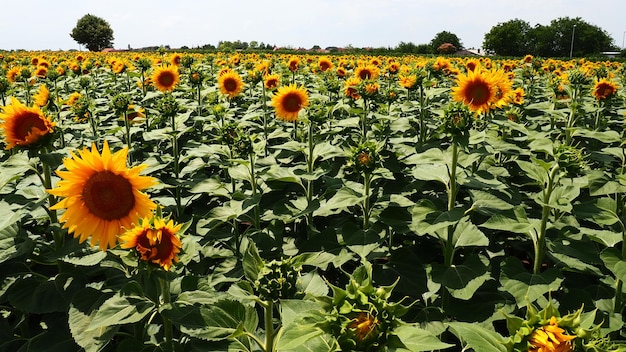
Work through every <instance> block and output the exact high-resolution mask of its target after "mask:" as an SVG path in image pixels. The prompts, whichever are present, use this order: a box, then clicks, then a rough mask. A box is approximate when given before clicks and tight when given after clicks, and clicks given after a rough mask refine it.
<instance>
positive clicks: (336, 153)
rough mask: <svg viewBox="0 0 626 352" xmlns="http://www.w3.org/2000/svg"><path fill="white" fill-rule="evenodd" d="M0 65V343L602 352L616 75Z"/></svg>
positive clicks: (612, 340) (620, 325)
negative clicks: (0, 149) (0, 72)
mask: <svg viewBox="0 0 626 352" xmlns="http://www.w3.org/2000/svg"><path fill="white" fill-rule="evenodd" d="M0 70H1V71H2V77H3V78H0V104H1V106H2V113H1V114H0V123H1V124H0V128H2V133H1V136H2V138H3V140H2V142H0V143H1V144H2V149H3V151H1V152H0V351H44V350H45V351H53V352H54V351H89V352H92V351H94V352H95V351H263V352H269V351H295V350H307V351H316V352H317V351H320V352H322V351H338V350H343V351H350V350H357V351H461V350H464V351H471V350H473V351H481V352H482V351H486V352H491V351H498V352H505V351H538V350H541V351H570V350H574V351H624V350H626V347H625V345H624V344H623V341H624V340H625V339H626V330H625V326H624V320H623V314H624V313H625V312H624V310H625V307H626V299H625V297H626V296H625V295H626V288H625V287H624V285H623V283H624V281H625V280H626V246H625V245H624V239H625V237H626V207H625V201H624V200H625V196H626V152H625V149H624V148H625V141H626V134H625V133H626V132H625V128H624V119H625V116H626V115H625V113H626V100H625V97H626V95H625V93H626V91H625V90H624V86H625V85H626V67H625V66H624V64H622V63H618V62H611V61H602V62H590V61H587V60H584V59H580V60H569V61H562V60H554V59H541V58H535V57H532V56H526V57H524V58H523V59H508V60H496V59H491V58H489V57H480V58H450V57H448V58H446V57H432V58H430V57H420V56H402V57H391V56H387V57H383V56H369V55H368V56H366V55H335V56H316V55H308V54H242V53H210V54H180V53H175V52H166V51H164V50H161V51H160V52H154V53H133V52H119V53H82V52H79V53H67V52H45V53H37V52H35V53H26V52H22V53H5V54H4V55H2V56H1V58H0ZM5 148H7V149H5ZM94 175H97V176H94ZM135 215H137V216H135ZM131 220H132V221H131ZM129 222H132V223H131V224H130V225H129ZM620 343H621V344H620Z"/></svg>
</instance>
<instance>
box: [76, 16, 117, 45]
mask: <svg viewBox="0 0 626 352" xmlns="http://www.w3.org/2000/svg"><path fill="white" fill-rule="evenodd" d="M70 36H71V37H72V38H73V39H74V40H75V41H76V42H77V43H78V44H83V45H85V47H86V48H87V49H88V50H89V51H101V50H102V49H104V48H109V47H111V46H112V45H113V30H112V29H111V26H109V23H108V22H107V21H105V20H103V19H102V18H100V17H97V16H94V15H91V14H86V15H85V16H83V17H82V18H81V19H79V20H78V22H77V23H76V27H74V29H72V33H70Z"/></svg>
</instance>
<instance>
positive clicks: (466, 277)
mask: <svg viewBox="0 0 626 352" xmlns="http://www.w3.org/2000/svg"><path fill="white" fill-rule="evenodd" d="M490 279H491V273H490V272H489V260H488V259H487V258H481V257H479V256H478V255H473V256H471V257H469V258H468V259H467V260H466V261H465V262H464V263H463V264H462V265H452V266H450V267H449V268H448V269H447V270H446V271H445V273H444V274H443V279H442V284H443V285H444V286H445V287H446V288H447V289H448V291H449V292H450V294H451V295H452V296H453V297H454V298H457V299H462V300H468V299H470V298H472V297H473V296H474V293H476V291H477V290H478V289H479V288H480V287H481V286H482V285H483V284H484V283H485V282H487V281H488V280H490Z"/></svg>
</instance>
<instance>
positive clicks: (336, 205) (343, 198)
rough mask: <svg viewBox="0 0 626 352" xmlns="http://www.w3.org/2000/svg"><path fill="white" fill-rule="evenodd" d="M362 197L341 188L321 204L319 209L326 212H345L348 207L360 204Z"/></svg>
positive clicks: (350, 190) (348, 189) (351, 190)
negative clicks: (334, 210) (335, 210)
mask: <svg viewBox="0 0 626 352" xmlns="http://www.w3.org/2000/svg"><path fill="white" fill-rule="evenodd" d="M362 199H363V196H362V195H361V194H360V193H358V192H356V191H355V190H353V189H352V188H349V187H346V186H344V187H342V188H341V189H340V190H339V191H337V193H335V195H334V196H332V197H331V198H330V199H329V200H328V201H326V203H325V204H324V203H322V205H321V208H322V209H326V210H332V209H341V210H347V209H348V208H349V207H351V206H354V205H357V204H361V202H362Z"/></svg>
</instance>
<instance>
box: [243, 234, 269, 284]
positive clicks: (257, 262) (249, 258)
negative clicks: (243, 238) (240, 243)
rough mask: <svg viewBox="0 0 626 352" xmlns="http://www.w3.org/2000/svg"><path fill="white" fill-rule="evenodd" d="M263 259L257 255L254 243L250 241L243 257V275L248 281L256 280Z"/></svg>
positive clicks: (261, 267)
mask: <svg viewBox="0 0 626 352" xmlns="http://www.w3.org/2000/svg"><path fill="white" fill-rule="evenodd" d="M263 265H264V264H263V259H262V258H261V256H260V255H259V251H258V250H257V248H256V245H255V244H254V242H252V241H250V243H249V245H248V248H247V249H246V252H245V253H244V255H243V273H244V275H245V276H246V278H247V279H248V280H250V281H254V280H256V279H257V278H258V276H259V272H260V271H261V269H263Z"/></svg>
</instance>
